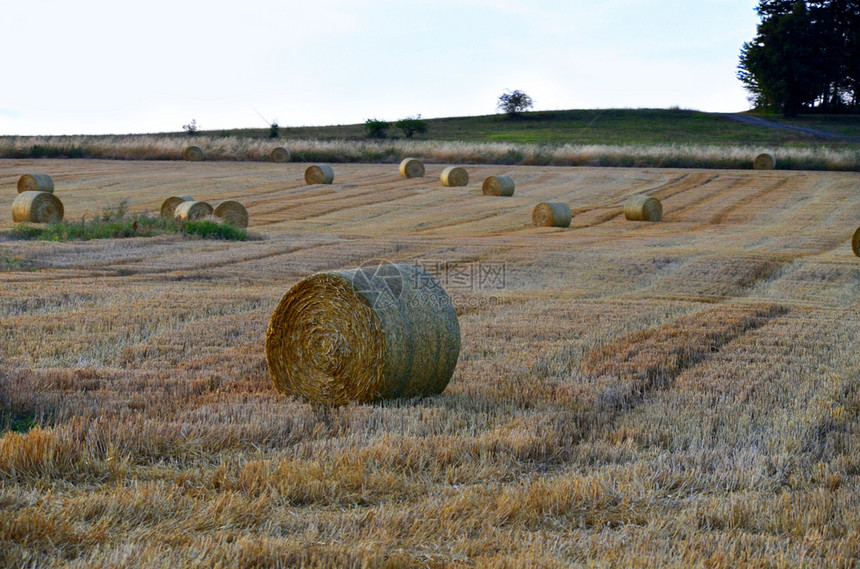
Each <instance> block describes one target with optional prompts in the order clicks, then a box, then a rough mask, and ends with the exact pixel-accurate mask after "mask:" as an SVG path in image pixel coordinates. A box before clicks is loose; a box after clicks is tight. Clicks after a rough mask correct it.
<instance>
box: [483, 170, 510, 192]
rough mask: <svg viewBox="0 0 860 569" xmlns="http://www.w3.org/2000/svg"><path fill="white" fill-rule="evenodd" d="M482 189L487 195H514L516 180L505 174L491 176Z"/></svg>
mask: <svg viewBox="0 0 860 569" xmlns="http://www.w3.org/2000/svg"><path fill="white" fill-rule="evenodd" d="M481 191H482V192H484V195H485V196H505V197H507V196H512V195H514V180H513V179H512V178H511V177H510V176H506V175H504V174H502V175H500V176H490V177H488V178H487V179H486V180H484V185H483V186H481Z"/></svg>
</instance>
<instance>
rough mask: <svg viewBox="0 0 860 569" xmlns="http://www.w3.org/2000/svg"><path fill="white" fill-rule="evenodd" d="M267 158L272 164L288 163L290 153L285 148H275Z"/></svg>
mask: <svg viewBox="0 0 860 569" xmlns="http://www.w3.org/2000/svg"><path fill="white" fill-rule="evenodd" d="M269 156H270V157H271V159H272V162H278V163H283V162H289V161H290V151H289V150H288V149H287V147H285V146H278V147H276V148H275V149H274V150H272V153H271V154H270V155H269Z"/></svg>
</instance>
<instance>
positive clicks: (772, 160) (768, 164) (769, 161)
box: [753, 152, 776, 170]
mask: <svg viewBox="0 0 860 569" xmlns="http://www.w3.org/2000/svg"><path fill="white" fill-rule="evenodd" d="M774 168H776V157H775V156H774V155H773V154H769V153H767V152H763V153H761V154H759V155H758V156H756V157H755V160H753V169H755V170H773V169H774Z"/></svg>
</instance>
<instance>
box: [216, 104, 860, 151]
mask: <svg viewBox="0 0 860 569" xmlns="http://www.w3.org/2000/svg"><path fill="white" fill-rule="evenodd" d="M742 117H756V118H759V119H766V120H767V122H768V124H767V125H765V124H761V123H760V122H759V123H747V122H743V121H741V120H738V118H742ZM425 120H426V122H427V125H428V131H427V133H426V134H425V135H418V136H416V137H415V139H416V140H448V141H463V142H515V143H531V144H732V145H737V144H755V145H761V144H768V145H808V144H822V143H825V144H827V145H831V146H844V145H856V144H857V143H858V141H860V116H858V115H806V116H800V117H795V118H792V119H786V118H783V117H778V116H775V115H758V114H752V113H743V114H739V115H736V114H726V113H705V112H701V111H693V110H683V109H591V110H565V111H539V112H530V113H524V114H523V116H522V118H520V119H515V120H512V119H509V118H507V117H506V116H505V115H502V114H495V115H483V116H474V117H450V118H438V119H425ZM780 125H782V126H790V127H800V128H799V129H791V128H790V129H785V128H775V127H777V126H780ZM800 129H810V130H817V131H825V132H828V133H833V134H835V135H836V137H828V136H821V135H820V134H815V133H812V132H808V131H807V132H804V131H803V130H800ZM268 133H269V130H268V129H238V130H231V131H208V132H205V133H203V134H208V135H213V136H218V135H225V134H227V135H232V136H250V137H255V138H257V137H265V136H267V135H268ZM280 135H281V137H284V138H299V139H318V140H335V139H347V140H349V139H359V138H365V128H364V124H351V125H332V126H308V127H281V128H280ZM388 135H389V138H398V137H400V138H402V134H401V133H400V131H399V130H397V129H395V128H394V126H393V124H392V127H391V128H390V129H389V131H388ZM840 137H841V138H840Z"/></svg>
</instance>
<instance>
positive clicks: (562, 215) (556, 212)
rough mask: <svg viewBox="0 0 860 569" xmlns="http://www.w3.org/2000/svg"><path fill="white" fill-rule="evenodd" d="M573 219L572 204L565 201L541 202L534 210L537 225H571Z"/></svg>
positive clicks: (533, 218) (534, 222)
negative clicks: (569, 204)
mask: <svg viewBox="0 0 860 569" xmlns="http://www.w3.org/2000/svg"><path fill="white" fill-rule="evenodd" d="M571 219H573V214H572V213H571V212H570V206H568V205H567V204H566V203H563V202H541V203H539V204H537V205H536V206H535V208H534V209H533V210H532V223H533V224H534V226H535V227H570V220H571Z"/></svg>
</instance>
